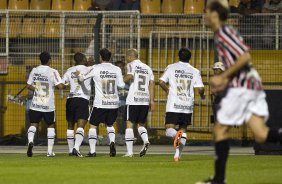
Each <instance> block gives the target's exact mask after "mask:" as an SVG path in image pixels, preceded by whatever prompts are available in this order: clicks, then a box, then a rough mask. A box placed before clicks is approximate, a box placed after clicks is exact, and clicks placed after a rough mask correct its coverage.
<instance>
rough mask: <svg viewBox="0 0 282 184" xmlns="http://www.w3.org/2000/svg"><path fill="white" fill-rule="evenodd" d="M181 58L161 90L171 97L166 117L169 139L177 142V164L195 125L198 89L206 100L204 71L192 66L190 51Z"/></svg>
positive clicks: (169, 70) (168, 71) (163, 79)
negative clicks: (189, 129)
mask: <svg viewBox="0 0 282 184" xmlns="http://www.w3.org/2000/svg"><path fill="white" fill-rule="evenodd" d="M178 56H179V61H178V62H176V63H173V64H171V65H168V66H167V68H166V69H165V72H164V74H163V76H162V77H161V78H160V86H161V87H162V89H163V90H164V91H165V92H166V93H167V94H168V97H167V103H166V115H165V126H166V136H167V137H171V138H173V139H174V148H175V149H176V151H175V155H174V160H175V161H179V160H180V157H181V153H182V150H183V148H184V146H185V144H186V139H187V135H186V131H187V126H188V125H190V124H191V117H192V113H193V109H194V88H198V92H199V94H200V96H201V98H202V99H205V94H204V84H203V82H202V78H201V74H200V71H199V70H198V69H196V68H194V67H193V66H191V65H190V64H189V61H190V59H191V52H190V50H189V49H187V48H182V49H180V50H179V53H178ZM167 83H168V84H169V87H168V86H167V85H166V84H167ZM176 125H178V126H179V131H178V132H177V131H176V130H175V128H176Z"/></svg>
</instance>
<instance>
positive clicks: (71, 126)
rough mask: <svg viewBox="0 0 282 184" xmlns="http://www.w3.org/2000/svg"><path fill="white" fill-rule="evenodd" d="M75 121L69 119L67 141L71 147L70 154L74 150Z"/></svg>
mask: <svg viewBox="0 0 282 184" xmlns="http://www.w3.org/2000/svg"><path fill="white" fill-rule="evenodd" d="M74 124H75V123H74V122H70V121H68V129H67V141H68V147H69V155H70V156H72V150H73V147H74Z"/></svg>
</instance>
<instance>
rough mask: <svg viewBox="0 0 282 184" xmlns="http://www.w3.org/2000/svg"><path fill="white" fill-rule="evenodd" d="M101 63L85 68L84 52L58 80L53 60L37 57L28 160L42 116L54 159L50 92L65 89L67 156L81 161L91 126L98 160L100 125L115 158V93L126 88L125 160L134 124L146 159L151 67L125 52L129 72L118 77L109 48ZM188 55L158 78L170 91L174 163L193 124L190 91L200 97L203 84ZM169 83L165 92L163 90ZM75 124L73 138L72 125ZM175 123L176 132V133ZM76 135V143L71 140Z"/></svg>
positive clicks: (182, 55) (184, 52) (185, 52)
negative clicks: (102, 125) (92, 99)
mask: <svg viewBox="0 0 282 184" xmlns="http://www.w3.org/2000/svg"><path fill="white" fill-rule="evenodd" d="M99 55H100V61H101V63H100V64H97V65H93V66H90V67H87V66H86V64H87V59H86V57H85V55H84V54H82V53H76V54H75V55H74V61H75V66H73V67H71V68H69V69H68V70H67V72H66V73H65V74H64V76H63V78H62V79H61V77H60V75H59V73H58V71H57V70H55V69H53V68H51V67H49V65H50V62H51V56H50V54H49V53H48V52H42V53H41V54H40V61H41V65H40V66H38V67H36V68H34V69H33V70H32V71H31V73H30V76H29V79H28V81H27V84H28V89H30V90H33V91H34V96H33V99H32V103H31V106H30V111H29V116H30V122H31V126H30V127H29V129H28V132H27V134H28V150H27V156H29V157H31V156H32V149H33V145H34V144H33V141H34V134H35V132H36V129H37V126H38V123H39V122H40V121H41V119H42V118H43V119H44V121H45V122H46V123H47V125H48V131H47V137H48V152H47V156H48V157H52V156H55V154H54V152H53V145H54V139H55V104H54V88H58V89H65V88H67V87H68V86H69V90H70V93H69V95H68V99H67V102H66V119H67V121H68V129H67V140H68V146H69V154H70V155H76V156H78V157H82V154H81V153H80V151H79V147H80V145H81V143H82V141H83V138H84V127H85V125H86V123H87V122H88V120H89V122H90V129H89V133H88V138H89V145H90V151H89V153H88V155H87V156H89V157H94V156H96V147H95V146H96V141H97V127H98V126H99V124H100V123H105V124H106V125H107V132H108V137H109V140H110V144H109V145H110V156H111V157H113V156H115V155H116V148H115V129H114V127H113V124H114V122H115V121H116V118H117V113H118V104H119V95H118V91H119V90H120V89H122V88H123V87H124V86H125V83H128V84H129V93H128V96H127V99H126V112H125V115H124V117H125V120H126V131H125V141H126V147H127V153H126V154H125V155H124V156H125V157H132V156H133V141H134V131H133V127H134V124H137V128H138V132H139V135H140V136H141V138H142V140H143V143H144V145H143V148H142V149H141V151H140V156H141V157H142V156H144V155H145V154H146V152H147V149H148V148H149V145H150V143H149V140H148V132H147V129H146V128H145V123H146V119H147V115H148V112H149V110H150V109H151V110H153V109H154V87H155V84H154V75H153V71H152V69H151V68H150V67H149V66H147V65H146V64H144V63H142V62H141V61H140V60H139V59H138V52H137V50H135V49H129V50H127V52H126V61H127V62H128V64H127V67H126V68H127V73H126V74H125V75H124V76H122V71H121V69H120V68H119V67H117V66H114V65H113V64H112V63H111V58H112V53H111V52H110V51H109V50H108V49H105V48H104V49H101V50H100V52H99ZM190 58H191V52H190V51H189V50H188V49H187V48H182V49H181V50H180V51H179V60H180V61H179V62H177V63H175V64H172V65H169V66H168V67H167V69H166V70H165V72H164V74H163V76H162V77H161V78H160V85H161V87H162V88H163V89H164V90H165V91H166V92H167V93H168V102H167V107H166V118H165V119H166V120H165V123H166V128H167V130H166V135H167V136H169V137H172V138H175V141H174V145H175V149H176V153H175V156H174V159H175V160H176V161H178V160H179V159H180V156H181V152H182V149H183V147H184V146H185V143H186V137H187V136H186V127H187V125H188V124H189V123H190V122H191V116H192V112H193V105H194V87H197V88H199V89H200V90H199V93H200V95H201V97H202V98H204V88H203V87H204V85H203V82H202V80H201V75H200V72H199V71H198V70H197V69H195V68H194V67H192V66H191V65H190V64H189V60H190ZM91 80H93V82H94V86H95V97H94V101H93V108H92V109H91V110H90V113H89V99H90V91H91ZM167 83H169V86H170V87H169V88H168V87H167V85H166V84H167ZM75 123H77V129H76V133H75V134H76V135H75V136H74V124H75ZM176 125H179V128H180V131H179V133H178V134H177V131H176V130H175V127H176ZM74 137H75V139H74Z"/></svg>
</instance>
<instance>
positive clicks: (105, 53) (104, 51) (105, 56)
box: [99, 48, 112, 61]
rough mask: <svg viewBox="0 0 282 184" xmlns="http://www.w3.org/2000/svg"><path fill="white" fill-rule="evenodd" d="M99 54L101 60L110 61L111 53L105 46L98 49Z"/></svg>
mask: <svg viewBox="0 0 282 184" xmlns="http://www.w3.org/2000/svg"><path fill="white" fill-rule="evenodd" d="M99 54H100V56H101V58H102V60H103V61H110V60H111V58H112V53H111V51H109V50H108V49H106V48H103V49H101V50H100V51H99Z"/></svg>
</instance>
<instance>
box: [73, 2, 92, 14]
mask: <svg viewBox="0 0 282 184" xmlns="http://www.w3.org/2000/svg"><path fill="white" fill-rule="evenodd" d="M90 6H91V0H74V5H73V9H74V10H77V11H86V10H88V8H89V7H90Z"/></svg>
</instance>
